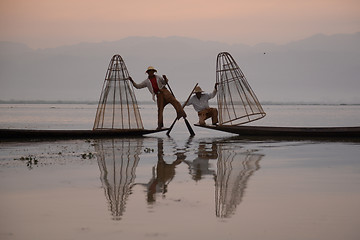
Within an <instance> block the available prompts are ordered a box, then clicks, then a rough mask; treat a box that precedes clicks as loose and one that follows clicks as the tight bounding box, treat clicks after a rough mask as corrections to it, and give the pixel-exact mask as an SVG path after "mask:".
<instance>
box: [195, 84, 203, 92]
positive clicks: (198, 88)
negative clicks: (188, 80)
mask: <svg viewBox="0 0 360 240" xmlns="http://www.w3.org/2000/svg"><path fill="white" fill-rule="evenodd" d="M201 92H203V90H202V89H201V87H199V86H196V88H195V90H194V93H201Z"/></svg>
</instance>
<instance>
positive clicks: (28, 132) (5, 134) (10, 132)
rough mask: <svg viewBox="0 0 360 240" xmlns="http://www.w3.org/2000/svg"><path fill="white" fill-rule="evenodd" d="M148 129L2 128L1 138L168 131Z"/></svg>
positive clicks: (133, 133) (131, 134)
mask: <svg viewBox="0 0 360 240" xmlns="http://www.w3.org/2000/svg"><path fill="white" fill-rule="evenodd" d="M167 130H168V128H163V129H160V130H155V129H154V130H148V129H109V130H35V129H0V139H29V138H33V139H35V138H68V139H69V138H70V139H71V138H73V139H74V138H93V137H95V138H98V137H99V138H100V137H129V136H142V135H145V134H150V133H156V132H161V131H167Z"/></svg>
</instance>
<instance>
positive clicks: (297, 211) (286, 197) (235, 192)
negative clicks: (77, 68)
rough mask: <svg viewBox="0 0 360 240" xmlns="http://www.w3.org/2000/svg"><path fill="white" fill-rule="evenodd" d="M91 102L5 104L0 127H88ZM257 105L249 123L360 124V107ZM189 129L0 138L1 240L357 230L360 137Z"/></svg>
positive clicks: (347, 235) (150, 118) (358, 235)
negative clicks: (260, 111) (260, 110)
mask: <svg viewBox="0 0 360 240" xmlns="http://www.w3.org/2000/svg"><path fill="white" fill-rule="evenodd" d="M96 107H97V106H96V105H85V104H78V105H75V104H34V105H32V104H25V105H21V104H14V105H7V104H2V105H0V128H29V129H30V128H34V129H91V128H92V124H93V121H94V116H95V112H96ZM263 107H264V110H265V111H266V113H267V116H266V117H265V118H264V119H262V120H259V121H257V122H254V123H252V125H268V126H359V125H360V106H358V105H344V106H339V105H336V106H335V105H332V106H327V105H265V106H263ZM187 113H188V115H189V117H188V119H189V121H190V122H191V123H196V122H197V116H196V114H195V113H194V112H193V110H192V108H187ZM141 115H142V119H143V123H144V126H145V128H155V127H156V106H155V105H142V106H141ZM174 117H175V113H174V111H173V109H172V108H171V107H170V106H168V107H167V108H166V110H165V125H167V126H168V125H170V124H171V123H172V121H173V119H174ZM194 130H195V132H196V135H195V137H193V138H189V134H188V131H187V128H186V127H185V124H184V122H183V121H182V120H180V121H179V122H177V123H176V125H175V127H174V129H173V130H172V133H171V137H167V136H166V135H165V133H156V134H151V135H148V136H146V137H144V138H123V139H83V140H59V141H21V142H0V239H21V240H24V239H39V240H42V239H59V240H60V239H61V240H63V239H175V240H177V239H179V240H180V239H181V240H183V239H276V240H279V239H299V240H300V239H301V240H303V239H307V240H311V239H314V240H315V239H316V240H318V239H327V240H332V239H334V240H335V239H336V240H337V239H354V240H355V239H360V229H359V224H360V207H359V202H360V157H359V156H360V140H352V141H342V140H337V141H331V140H306V139H302V140H279V139H252V138H243V137H238V136H236V135H232V134H227V133H221V132H215V131H212V130H207V129H203V128H197V127H194Z"/></svg>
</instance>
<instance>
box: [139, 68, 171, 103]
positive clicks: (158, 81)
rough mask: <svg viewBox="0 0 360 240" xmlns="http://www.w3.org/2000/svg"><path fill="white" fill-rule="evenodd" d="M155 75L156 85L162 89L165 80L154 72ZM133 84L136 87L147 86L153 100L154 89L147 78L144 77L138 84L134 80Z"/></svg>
mask: <svg viewBox="0 0 360 240" xmlns="http://www.w3.org/2000/svg"><path fill="white" fill-rule="evenodd" d="M155 77H156V82H157V85H158V87H159V89H162V88H163V87H164V86H165V85H166V81H165V80H164V79H163V78H162V77H160V76H159V75H156V74H155ZM133 85H134V87H135V88H137V89H140V88H145V87H147V88H148V89H149V91H150V93H151V94H152V99H153V100H154V101H155V93H154V89H153V87H152V84H151V81H150V79H149V78H147V79H145V80H144V81H142V82H141V83H139V84H137V83H136V82H134V83H133Z"/></svg>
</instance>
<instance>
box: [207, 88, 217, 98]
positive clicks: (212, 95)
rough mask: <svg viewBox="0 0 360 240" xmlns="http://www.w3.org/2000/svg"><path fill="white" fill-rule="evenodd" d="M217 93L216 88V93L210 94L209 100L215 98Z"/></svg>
mask: <svg viewBox="0 0 360 240" xmlns="http://www.w3.org/2000/svg"><path fill="white" fill-rule="evenodd" d="M216 93H217V91H216V89H215V88H214V91H213V92H212V93H210V94H209V99H212V98H214V97H215V96H216Z"/></svg>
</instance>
